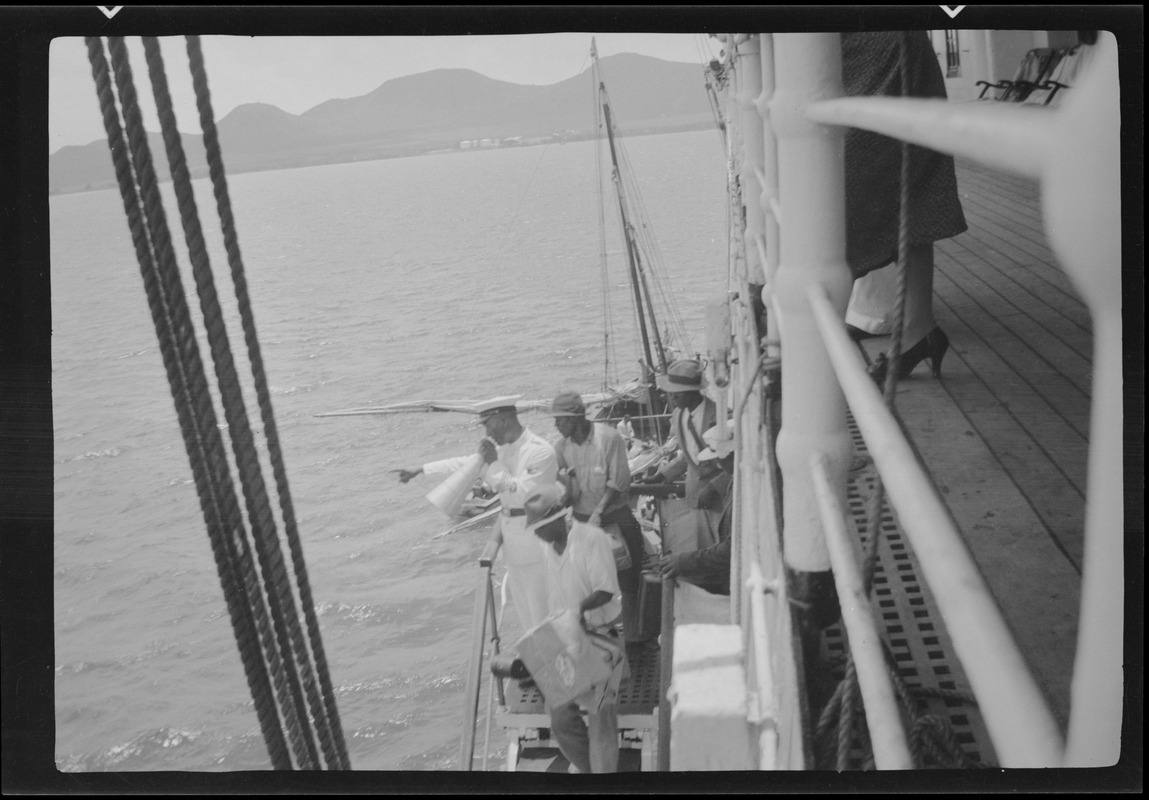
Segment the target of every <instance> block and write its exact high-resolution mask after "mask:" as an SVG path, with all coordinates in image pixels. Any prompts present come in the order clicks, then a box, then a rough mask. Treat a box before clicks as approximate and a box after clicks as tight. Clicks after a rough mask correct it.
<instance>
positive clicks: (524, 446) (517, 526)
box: [423, 426, 559, 566]
mask: <svg viewBox="0 0 1149 800" xmlns="http://www.w3.org/2000/svg"><path fill="white" fill-rule="evenodd" d="M495 453H496V454H497V458H496V459H495V460H494V461H492V462H491V463H490V464H487V465H486V466H485V467H484V468H483V472H482V473H481V476H482V478H483V480H484V481H486V483H487V485H489V486H490V487H491V488H492V489H494V490H495V491H496V492H498V493H499V500H500V501H501V502H502V506H503V511H504V513H503V514H500V515H499V524H500V525H501V526H502V528H501V529H502V534H503V560H504V561H505V562H506V563H507V564H513V565H516V566H526V565H530V564H541V563H542V560H543V547H544V546H545V545H544V544H543V541H542V540H541V539H539V538H538V537H537V536H535V535H534V534H533V533H528V532H527V530H526V521H527V520H526V517H525V516H523V515H519V516H514V517H512V516H508V515H507V514H506V513H505V512H507V511H511V510H517V511H522V508H523V503H525V502H526V500H527V498H528V497H530V496H531V492H533V491H534V490H535V489H536V488H538V487H539V486H545V485H547V484H549V483H555V482H556V481H557V480H558V474H559V465H558V457H557V456H556V455H555V449H554V447H552V446H551V444H550V442H548V441H547V440H546V439H544V438H543V437H541V436H539V435H538V434H536V433H534V432H532V431H531V430H530V429H529V428H527V427H525V426H524V427H523V432H522V433H521V434H520V435H519V438H518V439H516V440H515V441H513V442H511V443H509V444H502V445H496V446H495ZM470 459H471V456H458V457H455V458H444V459H442V460H440V461H431V462H429V463H427V464H424V465H423V474H424V475H428V476H446V475H450V474H451V473H453V472H454V471H455V470H458V469H461V468H462V467H463V466H464V465H466V463H467V462H468V461H470Z"/></svg>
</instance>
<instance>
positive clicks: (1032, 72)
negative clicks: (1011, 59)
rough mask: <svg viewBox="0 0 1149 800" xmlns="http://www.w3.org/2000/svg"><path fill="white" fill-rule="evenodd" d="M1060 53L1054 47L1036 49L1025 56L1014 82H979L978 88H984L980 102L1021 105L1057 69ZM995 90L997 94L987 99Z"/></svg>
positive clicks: (979, 96) (979, 97)
mask: <svg viewBox="0 0 1149 800" xmlns="http://www.w3.org/2000/svg"><path fill="white" fill-rule="evenodd" d="M1059 53H1060V51H1057V50H1054V49H1053V48H1052V47H1035V48H1034V49H1032V50H1030V51H1029V52H1028V53H1026V54H1025V57H1024V58H1023V59H1021V64H1019V65H1018V68H1017V74H1015V75H1014V76H1013V80H1008V81H1005V80H1002V81H997V82H996V83H990V82H989V81H978V82H977V84H976V85H977V86H984V87H985V88H983V89H982V90H981V94H980V95H978V99H979V100H997V101H999V102H1004V103H1020V102H1022V101H1023V100H1025V98H1026V97H1028V96H1029V94H1030V92H1032V91H1033V89H1034V88H1035V87H1036V86H1037V85H1038V84H1040V83H1041V82H1042V81H1043V80H1044V79H1045V76H1046V75H1048V74H1049V73H1050V70H1052V69H1054V68H1055V67H1056V63H1057V57H1058V55H1059ZM990 89H993V90H994V91H995V93H996V94H994V95H992V96H990V97H988V98H987V97H986V92H988V91H989V90H990Z"/></svg>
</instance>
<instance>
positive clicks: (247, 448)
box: [143, 37, 318, 767]
mask: <svg viewBox="0 0 1149 800" xmlns="http://www.w3.org/2000/svg"><path fill="white" fill-rule="evenodd" d="M143 44H144V53H145V55H146V57H147V62H148V71H149V74H150V77H151V81H152V90H153V93H154V95H155V99H156V109H157V112H158V114H159V118H160V129H161V131H162V134H163V139H164V145H165V148H166V150H167V156H168V164H169V166H170V168H171V172H172V183H173V186H174V188H175V194H176V202H177V205H178V207H179V210H180V220H181V222H182V223H183V228H184V236H185V238H186V239H187V243H188V250H189V253H190V257H191V262H192V274H193V276H194V278H195V284H196V289H197V291H198V293H199V297H200V307H201V309H202V311H203V316H204V326H205V328H206V331H207V338H208V343H209V346H210V348H211V355H212V361H213V363H214V365H215V373H216V380H217V383H218V386H219V391H220V394H221V396H222V400H223V409H224V417H225V419H226V420H227V427H228V431H229V432H230V433H231V442H232V452H233V454H234V457H235V463H236V467H237V471H238V473H239V478H240V483H241V486H242V488H243V495H244V501H245V504H246V507H247V514H248V519H249V520H250V521H251V531H252V537H253V539H254V541H255V548H256V553H257V555H258V557H259V564H260V568H261V570H262V573H263V575H264V580H265V583H266V585H267V586H268V587H269V588H270V589H271V590H269V591H268V592H267V603H268V606H269V608H270V611H271V619H272V622H273V626H274V631H275V636H276V640H277V642H278V645H279V649H280V651H281V652H282V653H285V654H286V653H291V652H298V645H299V642H298V637H297V635H296V631H297V629H298V619H297V618H296V617H295V614H294V612H295V609H294V601H293V600H292V599H291V597H290V594H289V589H290V587H288V586H287V582H286V578H285V576H284V574H283V569H284V567H283V561H282V557H281V555H280V552H279V547H278V539H277V534H276V531H275V521H274V519H273V518H272V514H271V506H270V504H269V501H268V498H267V489H266V487H265V486H264V483H263V476H262V473H261V472H260V467H259V454H258V453H257V452H256V450H255V442H254V436H253V434H252V431H251V426H250V425H249V423H248V417H247V410H246V408H245V405H244V402H243V395H242V393H241V392H240V387H239V376H238V375H237V374H236V370H235V362H234V360H233V358H232V354H231V346H230V344H229V342H228V338H227V330H226V327H225V324H224V320H223V310H222V309H221V308H220V305H219V296H218V295H217V293H216V289H215V283H214V280H213V278H212V272H211V263H210V261H209V259H208V255H207V247H206V245H205V244H204V240H203V232H202V230H201V228H200V224H199V215H198V213H197V209H196V204H195V196H194V194H193V192H192V185H191V176H190V174H189V173H188V168H187V159H186V157H185V155H184V152H183V146H182V143H181V141H180V134H179V131H178V130H177V127H176V118H175V113H174V111H173V109H172V101H171V96H170V94H169V92H168V87H167V77H166V75H165V74H164V65H163V57H162V55H161V54H160V49H159V42H158V40H156V39H155V38H154V37H144V38H143ZM268 576H271V577H270V579H269V578H268ZM284 678H285V680H286V681H287V688H288V690H289V691H290V693H291V699H292V702H291V704H289V705H288V706H287V709H288V712H287V720H286V722H287V724H288V726H289V727H288V730H289V732H290V734H291V736H292V740H293V742H295V743H297V747H298V748H299V751H298V752H297V755H298V756H299V758H300V761H301V763H303V764H306V765H308V766H309V767H310V766H313V765H315V764H316V763H317V761H318V756H317V753H316V749H315V743H314V741H312V737H311V736H310V735H309V734H310V731H309V730H308V729H307V728H306V727H305V725H304V724H303V722H302V721H300V720H299V719H298V718H297V714H298V712H297V709H301V708H303V696H302V689H301V687H300V675H299V671H298V670H297V668H296V665H295V663H294V662H293V660H292V659H290V658H286V659H284Z"/></svg>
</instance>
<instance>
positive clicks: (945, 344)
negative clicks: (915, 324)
mask: <svg viewBox="0 0 1149 800" xmlns="http://www.w3.org/2000/svg"><path fill="white" fill-rule="evenodd" d="M949 347H950V339H949V337H948V336H946V332H945V331H943V330H942V329H941V328H936V327H935V328H934V329H933V330H931V331H930V332H929V333H927V334H926V335H925V336H924V337H922V339H921V340H920V341H919V342H918V343H917V344H915V345H914V346H913V347H911V348H910V349H909V350H907V351H905V352H904V353H902V355H901V358H899V359H898V380H901V379H902V378H905V377H906V376H908V375H909V374H910V373H911V372H913V371H914V367H916V366H917V365H918V364H920V363H921V362H922V361H924V360H925V359H927V358H928V359H929V360H930V372H932V373H933V376H934V377H935V378H940V377H941V374H942V359H943V358H944V357H945V354H946V351H947V350H949ZM889 365H890V360H889V358H888V357H887V356H886V354H885V353H882V354H881V355H880V356H878V359H877V360H876V361H875V362H874V363H873V364H872V365H870V377H872V378H873V379H874V380H875V381H876V382H878V383H879V384H882V383H885V382H886V372H887V370H888V369H889Z"/></svg>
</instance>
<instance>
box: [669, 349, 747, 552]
mask: <svg viewBox="0 0 1149 800" xmlns="http://www.w3.org/2000/svg"><path fill="white" fill-rule="evenodd" d="M705 386H706V379H705V378H704V377H703V367H702V363H701V362H699V361H697V360H695V359H688V358H684V359H679V360H678V361H675V362H674V363H673V364H671V365H670V366H669V367H667V370H666V373H665V374H663V375H659V376H658V388H660V389H662V390H663V391H664V392H666V397H667V399H668V400H669V402H670V404H671V406H672V407H673V410H672V411H671V415H670V430H671V432H672V433H673V434H674V437H675V439H676V440H677V441H678V455H677V456H676V457H675V458H674V460H672V461H671V462H670V463H668V464H665V465H663V466H661V467H659V468H658V471H657V476H656V477H657V479H659V480H662V481H666V482H669V481H674V480H677V479H678V478H680V477H682V476H683V475H684V474H685V476H686V504H687V505H688V506H689V507H690V508H691V510H692V513H691V514H689V515H687V516H685V517H683V518H682V519H683V520H684V521H685V522H686V523H687V524H690V525H691V526H692V528H693V530H692V531H689V532H686V534H687V535H686V537H685V538H687V539H688V540H692V544H693V546H694V548H699V549H700V548H703V547H709V546H711V545H714V544H718V542H719V540H720V536H719V529H718V526H719V522H720V521H721V519H722V510H723V507H724V505H725V503H726V495H727V493H728V491H729V489H730V482H731V481H730V475H728V474H727V473H726V472H724V471H723V470H722V468H721V467H720V466H719V465H718V463H717V462H716V460H713V459H711V460H704V459H700V458H699V456H700V454H701V453H702V452H703V451H704V450H705V449H706V447H707V445H706V441H705V440H704V439H703V437H702V432H703V431H707V430H709V429H710V428H712V427H714V424H715V422H716V419H717V409H716V406H715V405H714V401H713V400H711V399H710V398H708V397H706V396H705V395H704V394H703V393H702V390H703V388H704V387H705Z"/></svg>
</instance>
